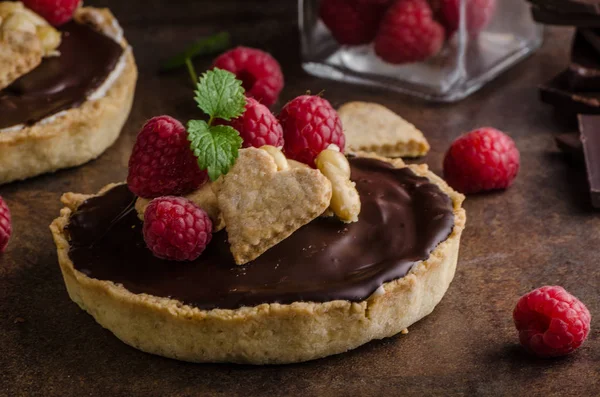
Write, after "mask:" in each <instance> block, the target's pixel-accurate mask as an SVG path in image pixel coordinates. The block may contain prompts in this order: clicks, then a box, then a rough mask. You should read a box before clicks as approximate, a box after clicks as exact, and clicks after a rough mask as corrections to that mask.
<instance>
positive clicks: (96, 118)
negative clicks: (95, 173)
mask: <svg viewBox="0 0 600 397" xmlns="http://www.w3.org/2000/svg"><path fill="white" fill-rule="evenodd" d="M2 4H6V2H4V3H0V5H2ZM8 4H10V3H8ZM14 4H20V3H14ZM21 7H22V6H21ZM19 13H21V11H19ZM27 13H28V15H33V18H38V19H41V17H39V16H37V15H36V14H34V13H33V12H31V11H29V10H27ZM14 19H15V18H13V20H14ZM9 20H10V19H6V20H5V23H8V21H9ZM23 23H24V24H25V28H24V29H25V30H27V26H30V22H28V21H25V22H23ZM36 23H37V22H36ZM2 26H4V24H3V25H0V30H1V29H2ZM21 28H23V27H22V26H19V25H18V24H17V27H16V29H17V31H16V32H13V31H11V32H10V34H7V33H5V34H3V35H2V37H4V40H9V38H10V40H12V42H13V43H14V42H15V40H17V39H15V38H14V37H15V36H16V37H18V43H19V46H17V45H13V49H12V50H11V51H12V52H11V53H12V54H13V55H15V56H16V57H17V58H16V59H14V58H12V60H11V62H6V59H4V60H3V59H0V83H2V84H1V86H3V88H1V89H0V113H2V115H3V116H2V117H1V118H0V154H1V155H0V184H3V183H8V182H12V181H16V180H22V179H26V178H29V177H33V176H36V175H40V174H43V173H47V172H54V171H56V170H59V169H61V168H67V167H72V166H77V165H81V164H83V163H85V162H87V161H89V160H92V159H94V158H96V157H98V156H99V155H100V154H102V153H103V152H104V151H105V150H106V149H107V148H108V147H109V146H110V145H112V144H113V143H114V141H115V140H116V139H117V137H118V136H119V134H120V132H121V129H122V127H123V124H124V123H125V121H126V119H127V117H128V116H129V112H130V110H131V106H132V102H133V97H134V91H135V86H136V81H137V67H136V64H135V60H134V57H133V53H132V51H131V48H130V47H129V45H128V43H127V41H126V40H125V38H124V37H123V32H122V30H121V28H120V26H119V24H118V22H117V20H116V18H115V17H114V16H113V15H112V14H111V13H110V11H109V10H107V9H97V8H92V7H81V8H79V9H77V10H76V11H75V14H74V16H73V20H72V21H71V22H68V23H67V24H65V25H63V26H61V27H60V28H57V29H58V31H60V33H61V34H62V40H60V39H59V40H60V45H59V46H58V47H56V48H55V49H53V50H48V48H44V47H43V45H42V44H44V43H45V42H44V41H43V40H42V39H39V38H36V37H35V36H32V35H31V34H30V33H29V32H26V34H25V33H23V34H22V32H19V30H18V29H21ZM49 29H50V28H49ZM51 31H53V30H51ZM38 32H39V28H38ZM43 37H44V38H45V40H48V38H47V36H43ZM52 37H54V36H52ZM54 39H56V38H55V37H54ZM40 40H42V44H40ZM55 43H56V41H55ZM46 44H47V43H46ZM56 44H57V43H56ZM87 47H89V48H94V51H85V50H83V49H85V48H87ZM42 49H44V50H45V52H46V54H42V52H43V51H42ZM42 56H44V58H43V59H41V58H42ZM0 58H1V57H0ZM74 65H80V66H81V67H80V68H75V67H74ZM71 67H72V68H71ZM57 85H59V86H61V87H63V88H61V89H60V90H56V87H57ZM65 87H66V88H65ZM48 98H50V100H48Z"/></svg>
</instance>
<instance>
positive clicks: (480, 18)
mask: <svg viewBox="0 0 600 397" xmlns="http://www.w3.org/2000/svg"><path fill="white" fill-rule="evenodd" d="M495 9H496V0H466V28H467V31H468V33H469V34H470V35H471V36H476V35H477V34H479V32H481V31H482V30H483V29H484V28H485V27H486V26H487V25H488V23H489V22H490V20H491V19H492V17H493V15H494V12H495ZM319 12H320V17H321V20H322V21H323V23H324V24H325V25H326V26H327V28H328V29H329V31H330V32H331V35H332V36H333V37H334V38H335V39H336V41H337V42H338V43H340V44H343V45H362V44H368V43H374V49H375V53H376V54H377V55H378V56H379V57H380V58H381V59H382V60H384V61H385V62H388V63H392V64H402V63H412V62H419V61H423V60H426V59H427V58H430V57H432V56H434V55H436V54H437V53H439V52H440V50H441V49H442V47H443V45H444V42H445V41H447V40H449V39H450V38H452V36H453V35H454V33H455V32H456V31H457V30H458V27H459V24H460V17H459V15H460V0H323V1H322V2H321V6H320V9H319Z"/></svg>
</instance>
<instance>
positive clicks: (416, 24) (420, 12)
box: [375, 0, 444, 64]
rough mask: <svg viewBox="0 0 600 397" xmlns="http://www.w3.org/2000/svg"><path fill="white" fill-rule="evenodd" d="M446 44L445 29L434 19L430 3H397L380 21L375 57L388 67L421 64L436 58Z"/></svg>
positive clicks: (410, 0)
mask: <svg viewBox="0 0 600 397" xmlns="http://www.w3.org/2000/svg"><path fill="white" fill-rule="evenodd" d="M443 44H444V28H443V27H442V25H440V24H439V23H437V22H436V21H435V20H434V19H433V11H432V10H431V7H430V6H429V3H427V0H398V1H396V2H395V3H394V4H392V6H391V7H390V8H389V9H388V10H387V12H386V14H385V16H384V17H383V20H382V21H381V25H380V26H379V31H378V32H377V37H376V38H375V53H376V54H377V55H378V56H379V57H381V59H383V60H384V61H386V62H389V63H395V64H400V63H410V62H419V61H423V60H425V59H427V58H429V57H432V56H434V55H436V54H437V53H438V52H440V50H441V48H442V45H443Z"/></svg>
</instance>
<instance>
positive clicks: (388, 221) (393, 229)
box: [66, 158, 454, 310]
mask: <svg viewBox="0 0 600 397" xmlns="http://www.w3.org/2000/svg"><path fill="white" fill-rule="evenodd" d="M350 164H351V167H352V180H353V181H355V182H356V186H357V188H358V191H359V193H360V197H361V201H362V210H361V213H360V216H359V221H358V222H355V223H351V224H345V223H342V222H340V221H339V220H337V219H336V218H317V219H315V220H313V221H312V222H310V223H309V224H307V225H305V226H304V227H302V228H300V229H299V230H297V231H296V232H295V233H293V234H292V235H291V236H290V237H288V238H287V239H285V240H284V241H282V242H281V243H279V244H278V245H276V246H274V247H272V248H271V249H269V250H268V251H267V252H265V253H264V254H263V255H261V256H260V257H259V258H257V259H256V260H254V261H253V262H250V263H248V264H246V265H244V266H236V265H235V263H234V261H233V257H232V255H231V252H230V251H229V244H228V243H227V233H226V231H221V232H218V233H215V234H214V235H213V238H212V241H211V242H210V244H209V245H208V247H207V248H206V250H205V251H204V253H203V254H202V255H201V256H200V257H199V258H198V259H197V260H195V261H193V262H183V263H181V262H171V261H166V260H162V259H158V258H156V257H154V256H153V255H152V253H151V252H150V250H148V249H147V248H146V246H145V243H144V239H143V237H142V222H141V221H140V220H139V219H138V218H137V213H136V210H135V209H134V207H133V206H134V203H135V199H136V198H135V196H134V195H133V193H131V192H130V191H129V190H128V188H127V186H126V185H119V186H117V187H115V188H113V189H111V190H109V191H108V192H107V193H106V194H104V195H102V196H98V197H94V198H91V199H89V200H87V201H86V202H84V203H83V204H82V205H81V206H80V207H79V208H78V209H77V210H76V211H75V212H74V213H73V214H72V215H71V218H70V221H69V224H68V225H67V230H66V231H67V235H68V236H69V238H70V244H71V249H70V252H69V257H70V258H71V260H72V261H73V263H74V265H75V268H76V269H77V270H79V271H81V272H82V273H84V274H86V275H87V276H89V277H92V278H96V279H99V280H110V281H113V282H115V283H120V284H122V285H123V286H124V287H125V288H127V289H128V290H129V291H131V292H133V293H147V294H151V295H155V296H161V297H169V298H173V299H177V300H179V301H182V302H184V303H186V304H188V305H191V306H195V307H198V308H200V309H207V310H208V309H214V308H223V309H235V308H239V307H242V306H255V305H258V304H261V303H275V302H277V303H284V304H285V303H292V302H297V301H313V302H326V301H331V300H336V299H343V300H350V301H361V300H364V299H366V298H368V297H369V296H370V295H371V294H372V293H373V292H374V291H375V290H376V289H377V288H378V287H379V286H381V285H382V284H383V283H385V282H388V281H392V280H394V279H398V278H401V277H404V276H405V275H406V274H407V273H408V271H409V270H410V269H411V268H412V267H413V265H415V263H417V262H419V261H421V260H425V259H427V258H428V257H429V255H430V253H431V252H432V251H433V250H434V249H435V248H436V246H437V245H438V244H439V243H441V242H442V241H444V240H446V239H447V238H448V236H449V235H450V233H451V232H452V229H453V226H454V215H453V204H452V201H451V200H450V198H449V197H448V196H447V195H446V194H444V193H443V192H442V191H441V190H440V189H439V188H438V187H437V186H436V185H435V184H433V183H431V182H429V180H428V179H426V178H423V177H419V176H417V175H415V174H414V173H413V172H412V171H411V170H409V169H407V168H403V169H396V168H394V167H392V166H391V165H389V164H387V163H384V162H382V161H379V160H373V159H364V158H352V159H350Z"/></svg>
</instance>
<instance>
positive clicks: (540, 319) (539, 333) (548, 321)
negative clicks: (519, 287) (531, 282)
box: [513, 286, 592, 357]
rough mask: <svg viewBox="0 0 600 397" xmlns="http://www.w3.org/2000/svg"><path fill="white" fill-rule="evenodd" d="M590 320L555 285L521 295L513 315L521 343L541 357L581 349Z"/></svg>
mask: <svg viewBox="0 0 600 397" xmlns="http://www.w3.org/2000/svg"><path fill="white" fill-rule="evenodd" d="M591 318H592V317H591V315H590V312H589V311H588V309H587V307H585V305H584V304H583V303H581V302H580V301H579V299H577V298H576V297H574V296H573V295H571V294H569V293H568V292H567V291H565V289H564V288H563V287H557V286H546V287H541V288H538V289H535V290H533V291H531V292H529V293H528V294H525V295H523V296H522V297H521V299H519V302H518V303H517V306H515V310H514V312H513V320H514V321H515V326H516V327H517V330H518V331H519V340H520V341H521V344H522V345H523V347H525V348H526V349H527V350H529V351H530V352H532V353H533V354H535V355H536V356H540V357H557V356H564V355H566V354H569V353H571V352H572V351H573V350H575V349H577V348H578V347H579V346H581V344H582V343H583V341H585V339H586V338H587V336H588V333H589V332H590V321H591Z"/></svg>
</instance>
